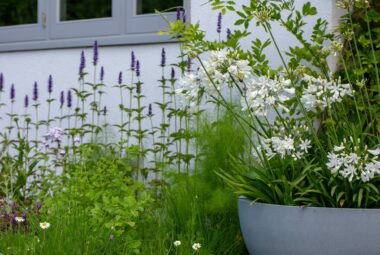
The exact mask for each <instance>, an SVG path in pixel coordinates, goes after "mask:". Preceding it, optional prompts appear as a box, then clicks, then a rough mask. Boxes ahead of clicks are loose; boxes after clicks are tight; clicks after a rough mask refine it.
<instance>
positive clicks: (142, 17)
mask: <svg viewBox="0 0 380 255" xmlns="http://www.w3.org/2000/svg"><path fill="white" fill-rule="evenodd" d="M59 1H60V0H38V23H37V24H32V25H30V24H28V25H18V26H9V27H0V52H10V51H23V50H43V49H58V48H74V47H87V46H91V45H92V43H93V41H94V40H98V42H99V44H100V45H103V46H106V45H129V44H151V43H165V42H176V41H175V40H172V39H170V38H169V37H167V36H159V35H157V32H158V31H159V30H160V29H162V28H165V27H166V26H167V24H166V23H165V21H164V20H163V19H162V17H160V15H158V14H139V15H137V13H136V9H137V8H136V6H137V4H136V1H137V0H112V4H113V6H112V17H110V18H101V19H89V20H75V21H59V9H58V8H59ZM190 1H191V0H183V3H184V8H185V9H186V12H187V16H189V11H190ZM165 16H166V17H167V18H168V19H169V20H174V19H175V16H176V14H175V12H168V13H165Z"/></svg>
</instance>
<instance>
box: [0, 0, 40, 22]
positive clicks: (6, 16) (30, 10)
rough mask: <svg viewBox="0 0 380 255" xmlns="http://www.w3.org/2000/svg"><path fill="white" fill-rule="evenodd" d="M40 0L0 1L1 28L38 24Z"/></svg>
mask: <svg viewBox="0 0 380 255" xmlns="http://www.w3.org/2000/svg"><path fill="white" fill-rule="evenodd" d="M37 10H38V0H0V26H15V25H23V24H35V23H37V22H38V18H37V16H38V15H37V13H38V11H37Z"/></svg>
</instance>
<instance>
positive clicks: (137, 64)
mask: <svg viewBox="0 0 380 255" xmlns="http://www.w3.org/2000/svg"><path fill="white" fill-rule="evenodd" d="M140 74H141V73H140V61H139V60H136V76H137V77H140Z"/></svg>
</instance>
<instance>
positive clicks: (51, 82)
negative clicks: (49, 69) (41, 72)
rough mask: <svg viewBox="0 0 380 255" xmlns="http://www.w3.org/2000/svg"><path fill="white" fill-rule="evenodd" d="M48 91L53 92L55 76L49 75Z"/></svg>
mask: <svg viewBox="0 0 380 255" xmlns="http://www.w3.org/2000/svg"><path fill="white" fill-rule="evenodd" d="M48 92H49V94H51V93H52V92H53V77H52V76H51V75H49V79H48Z"/></svg>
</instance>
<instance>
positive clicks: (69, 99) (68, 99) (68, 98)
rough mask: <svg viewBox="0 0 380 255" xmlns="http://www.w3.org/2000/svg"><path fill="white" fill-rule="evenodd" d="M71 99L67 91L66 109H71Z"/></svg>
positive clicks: (69, 92)
mask: <svg viewBox="0 0 380 255" xmlns="http://www.w3.org/2000/svg"><path fill="white" fill-rule="evenodd" d="M72 103H73V97H72V95H71V90H68V91H67V107H68V108H71V106H72V105H73V104H72Z"/></svg>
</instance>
